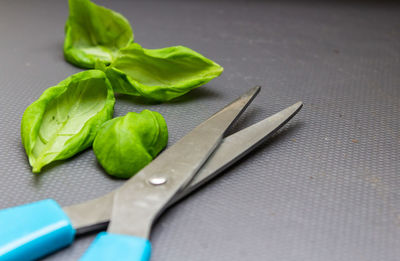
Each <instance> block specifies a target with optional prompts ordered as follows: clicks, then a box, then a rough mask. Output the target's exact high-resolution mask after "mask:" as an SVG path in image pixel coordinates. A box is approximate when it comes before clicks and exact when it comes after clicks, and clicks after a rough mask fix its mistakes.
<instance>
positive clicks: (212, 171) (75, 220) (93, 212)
mask: <svg viewBox="0 0 400 261" xmlns="http://www.w3.org/2000/svg"><path fill="white" fill-rule="evenodd" d="M302 105H303V104H302V103H301V102H298V103H296V104H294V105H292V106H290V107H288V108H286V109H284V110H282V111H280V112H278V113H276V114H274V115H272V116H270V117H268V118H266V119H264V120H262V121H260V122H258V123H256V124H253V125H252V126H250V127H247V128H246V129H243V130H241V131H238V132H236V133H234V134H232V135H230V136H228V137H226V138H224V139H223V141H222V143H221V145H220V146H219V147H218V149H217V150H216V151H215V152H214V154H213V155H211V156H210V158H209V159H208V160H207V162H206V163H205V164H204V165H203V167H202V168H201V169H200V170H199V172H198V174H197V175H196V176H195V178H194V179H193V180H192V182H191V183H190V184H189V185H188V186H187V187H186V188H185V190H183V191H182V192H181V193H179V194H178V195H177V196H176V197H175V198H174V199H173V201H171V204H173V203H175V202H176V201H178V200H180V199H181V198H182V197H184V196H186V195H188V194H189V193H191V192H192V191H193V190H195V189H196V188H198V187H199V186H201V185H203V184H204V183H206V182H207V181H209V180H210V179H212V178H213V177H215V176H216V175H218V174H219V173H221V172H222V171H223V170H224V169H226V168H227V167H229V166H230V165H231V164H233V163H234V162H236V161H237V160H239V159H240V158H242V157H243V156H245V155H246V154H247V153H249V152H250V151H251V150H252V149H254V148H255V147H257V146H258V145H259V144H260V143H262V142H264V141H265V140H266V139H268V138H269V137H270V136H271V135H272V134H274V133H275V132H276V131H277V130H279V129H280V128H281V127H282V126H283V125H285V124H286V123H287V122H288V121H289V120H290V119H291V118H292V117H293V116H294V115H296V113H297V112H298V111H299V110H300V109H301V107H302ZM113 197H114V191H113V192H111V193H109V194H107V195H105V196H103V197H100V198H96V199H93V200H90V201H86V202H83V203H81V204H77V205H72V206H68V207H65V208H64V211H65V212H66V213H67V214H68V216H69V217H70V219H71V222H72V224H73V226H74V228H75V229H76V230H77V234H78V235H79V234H83V233H86V232H91V231H94V230H97V229H103V230H105V229H106V228H107V225H108V222H109V220H110V216H111V209H112V202H113Z"/></svg>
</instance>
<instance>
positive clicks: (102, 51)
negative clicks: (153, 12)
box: [64, 0, 133, 68]
mask: <svg viewBox="0 0 400 261" xmlns="http://www.w3.org/2000/svg"><path fill="white" fill-rule="evenodd" d="M131 42H133V32H132V29H131V26H130V24H129V22H128V20H127V19H126V18H125V17H123V16H122V15H121V14H119V13H117V12H115V11H112V10H110V9H107V8H105V7H102V6H99V5H96V4H94V3H92V2H90V1H89V0H69V17H68V19H67V22H66V24H65V40H64V56H65V59H66V60H67V61H68V62H70V63H72V64H74V65H77V66H79V67H83V68H94V65H95V63H96V61H100V62H102V63H104V64H110V63H111V62H112V60H113V57H114V56H115V54H116V53H117V52H118V50H119V49H120V48H122V47H125V46H127V45H128V44H129V43H131Z"/></svg>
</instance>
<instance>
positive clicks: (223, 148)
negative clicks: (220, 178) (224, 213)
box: [172, 102, 303, 203]
mask: <svg viewBox="0 0 400 261" xmlns="http://www.w3.org/2000/svg"><path fill="white" fill-rule="evenodd" d="M302 106H303V103H302V102H297V103H295V104H293V105H292V106H290V107H288V108H286V109H284V110H282V111H280V112H278V113H275V114H274V115H272V116H270V117H268V118H266V119H264V120H262V121H260V122H258V123H255V124H253V125H251V126H250V127H247V128H245V129H243V130H241V131H238V132H236V133H234V134H232V135H230V136H229V137H226V138H225V139H224V140H223V141H222V143H221V145H220V146H219V147H218V150H216V151H215V152H214V154H213V155H211V156H210V158H209V159H208V160H207V162H206V163H205V164H204V165H203V167H202V168H201V169H200V170H199V172H198V173H197V175H196V176H195V177H194V179H193V180H192V182H191V183H190V184H189V186H187V187H186V189H185V190H183V191H182V192H181V193H179V194H178V195H176V197H175V198H174V200H173V202H172V203H175V202H176V201H179V200H180V199H181V198H183V197H185V196H186V195H188V194H190V193H191V192H193V190H195V189H197V188H198V187H200V186H202V185H204V183H206V182H208V181H209V180H211V179H212V178H214V177H215V176H217V175H218V174H219V173H221V172H222V171H224V170H225V169H226V168H228V167H229V166H231V165H232V164H233V163H235V162H236V161H238V160H239V159H241V158H242V157H244V156H245V155H246V154H247V153H249V152H250V151H251V150H253V149H254V148H255V147H257V146H258V145H260V143H262V142H263V141H265V140H266V139H268V138H269V137H271V135H272V134H274V133H275V132H276V131H278V130H279V129H280V128H281V127H282V126H283V125H285V124H286V123H287V122H288V121H289V120H290V119H291V118H292V117H293V116H294V115H296V113H297V112H299V111H300V109H301V107H302Z"/></svg>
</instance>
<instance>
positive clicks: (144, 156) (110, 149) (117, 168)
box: [93, 110, 168, 178]
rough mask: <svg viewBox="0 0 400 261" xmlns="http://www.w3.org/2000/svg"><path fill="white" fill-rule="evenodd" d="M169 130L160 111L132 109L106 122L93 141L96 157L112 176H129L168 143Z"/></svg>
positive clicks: (148, 161) (149, 160)
mask: <svg viewBox="0 0 400 261" xmlns="http://www.w3.org/2000/svg"><path fill="white" fill-rule="evenodd" d="M167 142H168V129H167V124H166V123H165V120H164V118H163V117H162V115H161V114H160V113H158V112H154V111H149V110H143V111H142V112H141V113H135V112H129V113H128V114H126V115H125V116H123V117H117V118H114V119H112V120H110V121H108V122H106V123H104V124H103V126H102V127H101V129H100V130H99V132H98V134H97V136H96V138H95V140H94V142H93V151H94V154H95V155H96V157H97V160H98V161H99V162H100V164H101V165H102V166H103V168H104V169H105V170H106V172H107V173H108V174H110V175H112V176H116V177H120V178H130V177H131V176H133V175H134V174H135V173H136V172H138V171H139V170H140V169H142V168H143V167H144V166H146V165H147V164H148V163H150V162H151V161H152V160H153V158H154V157H156V156H157V154H158V153H160V151H161V150H162V149H163V148H164V147H165V146H166V145H167Z"/></svg>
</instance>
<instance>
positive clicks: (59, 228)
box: [0, 199, 75, 261]
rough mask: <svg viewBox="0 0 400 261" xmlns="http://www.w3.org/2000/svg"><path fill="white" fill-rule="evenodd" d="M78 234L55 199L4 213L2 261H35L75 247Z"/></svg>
mask: <svg viewBox="0 0 400 261" xmlns="http://www.w3.org/2000/svg"><path fill="white" fill-rule="evenodd" d="M74 236H75V230H74V228H73V227H72V225H71V222H70V220H69V218H68V216H67V215H66V214H65V213H64V211H63V210H62V208H61V207H60V206H59V205H58V204H57V203H56V202H55V201H54V200H52V199H46V200H42V201H37V202H34V203H30V204H26V205H21V206H17V207H12V208H7V209H2V210H0V261H4V260H34V259H37V258H39V257H42V256H44V255H47V254H49V253H52V252H54V251H56V250H58V249H60V248H62V247H65V246H68V245H69V244H71V243H72V241H73V240H74Z"/></svg>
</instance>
